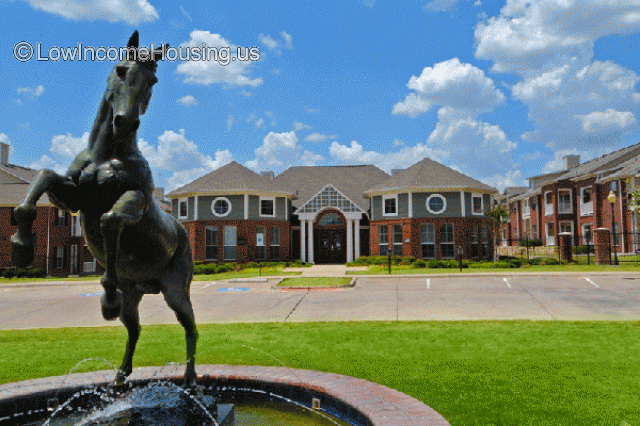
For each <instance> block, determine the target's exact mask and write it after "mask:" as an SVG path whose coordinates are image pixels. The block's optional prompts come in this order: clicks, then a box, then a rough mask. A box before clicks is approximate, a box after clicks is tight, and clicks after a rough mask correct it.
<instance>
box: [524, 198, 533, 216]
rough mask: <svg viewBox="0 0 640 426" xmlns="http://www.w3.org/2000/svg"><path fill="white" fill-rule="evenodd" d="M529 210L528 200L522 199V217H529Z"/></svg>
mask: <svg viewBox="0 0 640 426" xmlns="http://www.w3.org/2000/svg"><path fill="white" fill-rule="evenodd" d="M530 215H531V210H530V209H529V200H522V217H523V218H524V217H529V216H530Z"/></svg>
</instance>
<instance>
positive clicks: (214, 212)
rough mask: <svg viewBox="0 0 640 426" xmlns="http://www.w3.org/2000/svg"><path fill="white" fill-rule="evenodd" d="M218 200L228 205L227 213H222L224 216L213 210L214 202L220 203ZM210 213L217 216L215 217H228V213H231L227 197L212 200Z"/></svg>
mask: <svg viewBox="0 0 640 426" xmlns="http://www.w3.org/2000/svg"><path fill="white" fill-rule="evenodd" d="M220 200H223V201H226V202H227V204H228V205H229V210H227V212H226V213H224V214H220V213H216V209H215V208H214V206H215V205H216V201H220ZM211 213H213V215H214V216H217V217H225V216H228V215H229V213H231V201H229V199H228V198H227V197H216V198H214V199H213V201H212V202H211Z"/></svg>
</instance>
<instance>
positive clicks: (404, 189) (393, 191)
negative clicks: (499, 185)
mask: <svg viewBox="0 0 640 426" xmlns="http://www.w3.org/2000/svg"><path fill="white" fill-rule="evenodd" d="M435 191H438V192H460V191H465V192H473V193H477V194H495V193H499V192H500V191H498V190H497V189H495V188H494V189H481V188H472V187H469V186H424V187H397V188H385V189H370V190H368V191H365V192H364V193H363V195H364V197H365V198H371V197H373V196H376V195H386V194H397V193H404V192H435Z"/></svg>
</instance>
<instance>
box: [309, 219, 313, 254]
mask: <svg viewBox="0 0 640 426" xmlns="http://www.w3.org/2000/svg"><path fill="white" fill-rule="evenodd" d="M309 263H313V220H310V221H309Z"/></svg>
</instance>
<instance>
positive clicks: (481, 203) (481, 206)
mask: <svg viewBox="0 0 640 426" xmlns="http://www.w3.org/2000/svg"><path fill="white" fill-rule="evenodd" d="M443 198H444V197H443ZM474 198H480V213H476V212H475V211H473V199H474ZM446 204H447V201H446V199H445V206H446ZM471 214H472V215H476V216H484V197H483V196H482V194H471Z"/></svg>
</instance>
